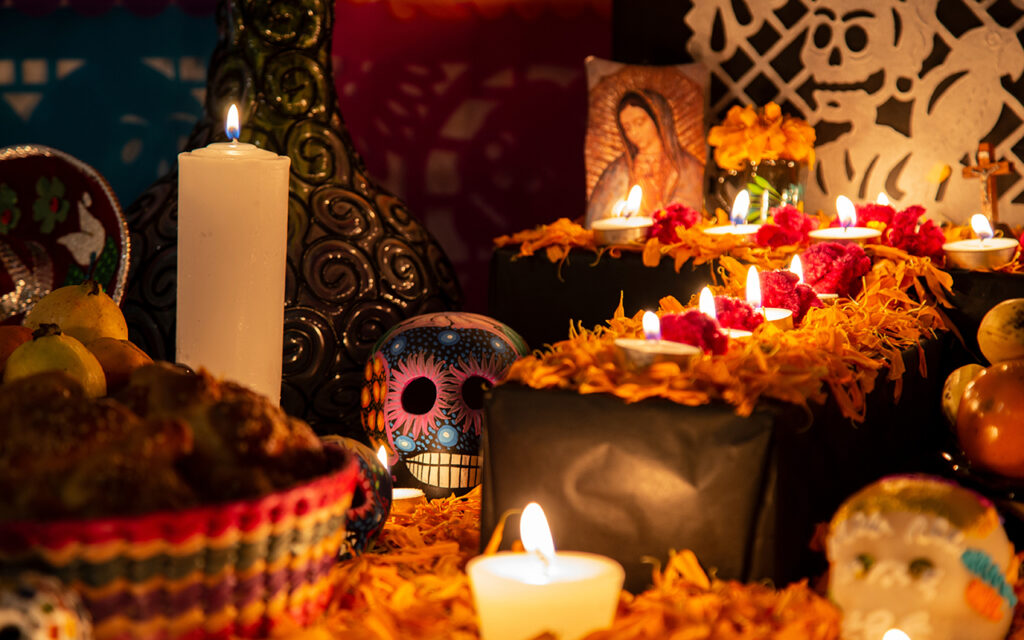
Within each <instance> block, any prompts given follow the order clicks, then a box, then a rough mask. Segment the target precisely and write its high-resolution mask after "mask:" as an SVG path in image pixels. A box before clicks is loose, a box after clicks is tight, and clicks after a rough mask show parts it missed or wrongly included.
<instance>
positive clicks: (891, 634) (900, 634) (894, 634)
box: [882, 628, 910, 640]
mask: <svg viewBox="0 0 1024 640" xmlns="http://www.w3.org/2000/svg"><path fill="white" fill-rule="evenodd" d="M882 640H910V636H909V635H908V634H907V632H906V631H904V630H903V629H896V628H893V629H889V630H888V631H886V632H885V633H884V634H882Z"/></svg>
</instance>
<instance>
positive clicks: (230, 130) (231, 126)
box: [224, 105, 241, 142]
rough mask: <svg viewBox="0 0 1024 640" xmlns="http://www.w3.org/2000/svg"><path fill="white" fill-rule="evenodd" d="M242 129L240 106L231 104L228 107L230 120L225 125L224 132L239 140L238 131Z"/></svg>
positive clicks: (229, 136)
mask: <svg viewBox="0 0 1024 640" xmlns="http://www.w3.org/2000/svg"><path fill="white" fill-rule="evenodd" d="M239 131H241V129H240V128H239V126H238V107H236V106H235V105H231V107H230V108H229V109H228V120H227V123H226V124H225V125H224V132H225V133H227V134H228V138H229V139H230V140H232V141H234V142H238V133H239Z"/></svg>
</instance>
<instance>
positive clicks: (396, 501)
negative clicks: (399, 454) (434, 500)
mask: <svg viewBox="0 0 1024 640" xmlns="http://www.w3.org/2000/svg"><path fill="white" fill-rule="evenodd" d="M377 459H378V460H380V463H381V464H382V465H384V468H385V469H388V471H389V472H390V470H391V465H390V464H388V450H387V449H385V448H384V445H381V446H380V449H377ZM426 503H427V497H426V495H425V494H424V493H423V490H422V489H414V488H412V487H394V488H392V489H391V513H412V512H413V511H415V510H416V505H418V504H426Z"/></svg>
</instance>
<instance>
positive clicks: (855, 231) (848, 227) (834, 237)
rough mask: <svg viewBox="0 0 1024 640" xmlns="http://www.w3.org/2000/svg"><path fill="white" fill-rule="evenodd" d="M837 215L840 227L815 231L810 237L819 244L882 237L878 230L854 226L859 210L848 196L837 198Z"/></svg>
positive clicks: (864, 240)
mask: <svg viewBox="0 0 1024 640" xmlns="http://www.w3.org/2000/svg"><path fill="white" fill-rule="evenodd" d="M836 214H837V215H838V216H839V226H838V227H830V228H828V229H815V230H814V231H811V232H810V234H808V235H810V237H811V238H813V239H814V240H816V241H818V242H866V241H868V240H874V239H875V238H877V237H879V236H880V235H882V232H881V231H879V230H878V229H872V228H870V227H855V226H853V225H854V224H855V223H856V222H857V210H856V208H854V206H853V202H851V201H850V199H849V198H847V197H846V196H839V197H838V198H836Z"/></svg>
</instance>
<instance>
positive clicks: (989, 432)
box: [942, 298, 1024, 481]
mask: <svg viewBox="0 0 1024 640" xmlns="http://www.w3.org/2000/svg"><path fill="white" fill-rule="evenodd" d="M978 346H979V347H980V348H981V352H982V354H983V355H984V356H985V358H987V359H988V361H989V362H990V363H991V366H989V367H987V368H985V367H983V366H981V365H979V364H968V365H965V366H962V367H960V368H959V369H956V370H955V371H953V373H951V374H950V375H949V377H948V378H946V384H945V385H944V387H943V390H942V409H943V412H944V413H945V415H946V418H947V419H948V420H949V421H950V422H951V423H952V424H954V425H955V426H956V434H957V438H958V440H959V442H960V448H961V449H963V451H964V454H966V456H967V458H968V460H969V461H970V462H971V464H972V466H974V467H976V468H978V469H982V470H985V471H988V472H991V473H995V474H997V475H999V476H1002V477H1004V478H1009V479H1011V480H1014V481H1019V480H1024V298H1014V299H1011V300H1004V301H1003V302H1000V303H999V304H997V305H996V306H994V307H993V308H992V309H990V310H989V311H988V313H986V314H985V316H984V318H982V320H981V325H980V326H979V327H978Z"/></svg>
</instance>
